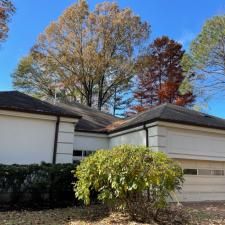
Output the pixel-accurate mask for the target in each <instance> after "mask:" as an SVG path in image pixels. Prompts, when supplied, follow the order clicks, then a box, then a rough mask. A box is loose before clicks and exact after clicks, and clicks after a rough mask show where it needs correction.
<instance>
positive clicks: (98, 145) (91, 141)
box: [73, 132, 109, 151]
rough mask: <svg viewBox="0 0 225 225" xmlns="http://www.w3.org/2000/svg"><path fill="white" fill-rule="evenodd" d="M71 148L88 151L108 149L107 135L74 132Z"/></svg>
mask: <svg viewBox="0 0 225 225" xmlns="http://www.w3.org/2000/svg"><path fill="white" fill-rule="evenodd" d="M73 148H74V150H90V151H95V150H98V149H108V148H109V139H108V137H107V135H101V134H99V135H98V134H91V133H82V132H75V135H74V143H73Z"/></svg>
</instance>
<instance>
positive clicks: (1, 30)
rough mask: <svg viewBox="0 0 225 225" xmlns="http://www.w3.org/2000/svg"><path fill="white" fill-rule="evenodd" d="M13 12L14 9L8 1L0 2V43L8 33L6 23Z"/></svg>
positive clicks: (1, 0) (0, 0)
mask: <svg viewBox="0 0 225 225" xmlns="http://www.w3.org/2000/svg"><path fill="white" fill-rule="evenodd" d="M14 12H15V7H14V5H13V4H12V2H11V1H9V0H0V42H3V41H5V39H6V38H7V34H8V31H9V28H8V25H7V24H8V22H9V20H10V18H11V16H12V14H13V13H14Z"/></svg>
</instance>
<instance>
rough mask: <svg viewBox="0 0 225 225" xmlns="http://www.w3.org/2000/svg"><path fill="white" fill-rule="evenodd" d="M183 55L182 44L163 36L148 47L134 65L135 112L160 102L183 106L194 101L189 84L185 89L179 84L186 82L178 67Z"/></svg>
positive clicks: (180, 66) (182, 71)
mask: <svg viewBox="0 0 225 225" xmlns="http://www.w3.org/2000/svg"><path fill="white" fill-rule="evenodd" d="M183 56H184V51H183V50H182V46H181V45H180V44H179V43H177V42H175V41H173V40H170V39H169V38H168V37H166V36H163V37H161V38H157V39H156V40H154V41H153V43H152V44H150V45H149V46H148V48H147V50H146V53H145V54H144V55H142V56H140V57H139V59H138V61H137V65H136V68H137V83H138V87H137V91H136V92H135V93H134V98H135V99H136V102H137V104H136V105H134V106H133V107H132V108H133V109H134V110H135V111H138V112H140V111H144V110H146V109H148V108H150V107H153V106H155V105H160V104H162V103H173V104H177V105H181V106H186V105H189V104H191V103H192V102H193V101H194V99H195V96H194V95H193V93H192V91H191V90H190V87H189V90H185V85H183V84H184V83H183V82H185V83H186V84H187V83H188V81H187V77H185V74H184V70H183V68H182V58H183ZM186 86H187V85H186Z"/></svg>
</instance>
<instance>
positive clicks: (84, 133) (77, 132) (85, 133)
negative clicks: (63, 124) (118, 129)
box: [74, 129, 109, 138]
mask: <svg viewBox="0 0 225 225" xmlns="http://www.w3.org/2000/svg"><path fill="white" fill-rule="evenodd" d="M74 136H86V137H103V138H108V137H109V136H108V135H107V134H99V133H91V132H90V133H89V132H82V131H76V129H75V133H74Z"/></svg>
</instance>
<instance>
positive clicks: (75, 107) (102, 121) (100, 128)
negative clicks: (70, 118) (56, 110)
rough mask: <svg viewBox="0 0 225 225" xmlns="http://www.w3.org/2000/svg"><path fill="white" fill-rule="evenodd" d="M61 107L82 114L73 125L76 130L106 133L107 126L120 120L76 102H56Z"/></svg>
mask: <svg viewBox="0 0 225 225" xmlns="http://www.w3.org/2000/svg"><path fill="white" fill-rule="evenodd" d="M57 105H58V106H60V107H61V108H64V109H67V110H70V111H72V112H74V113H76V114H79V115H81V116H82V118H81V119H80V120H79V121H78V124H77V125H76V127H75V130H76V131H84V132H85V131H86V132H97V133H106V132H107V130H106V128H107V126H110V125H111V124H112V123H114V122H116V121H118V120H120V118H117V117H115V116H113V115H111V114H108V113H105V112H102V111H99V110H97V109H94V108H91V107H89V106H86V105H82V104H80V103H77V102H73V103H71V102H69V103H62V102H60V103H57Z"/></svg>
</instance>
